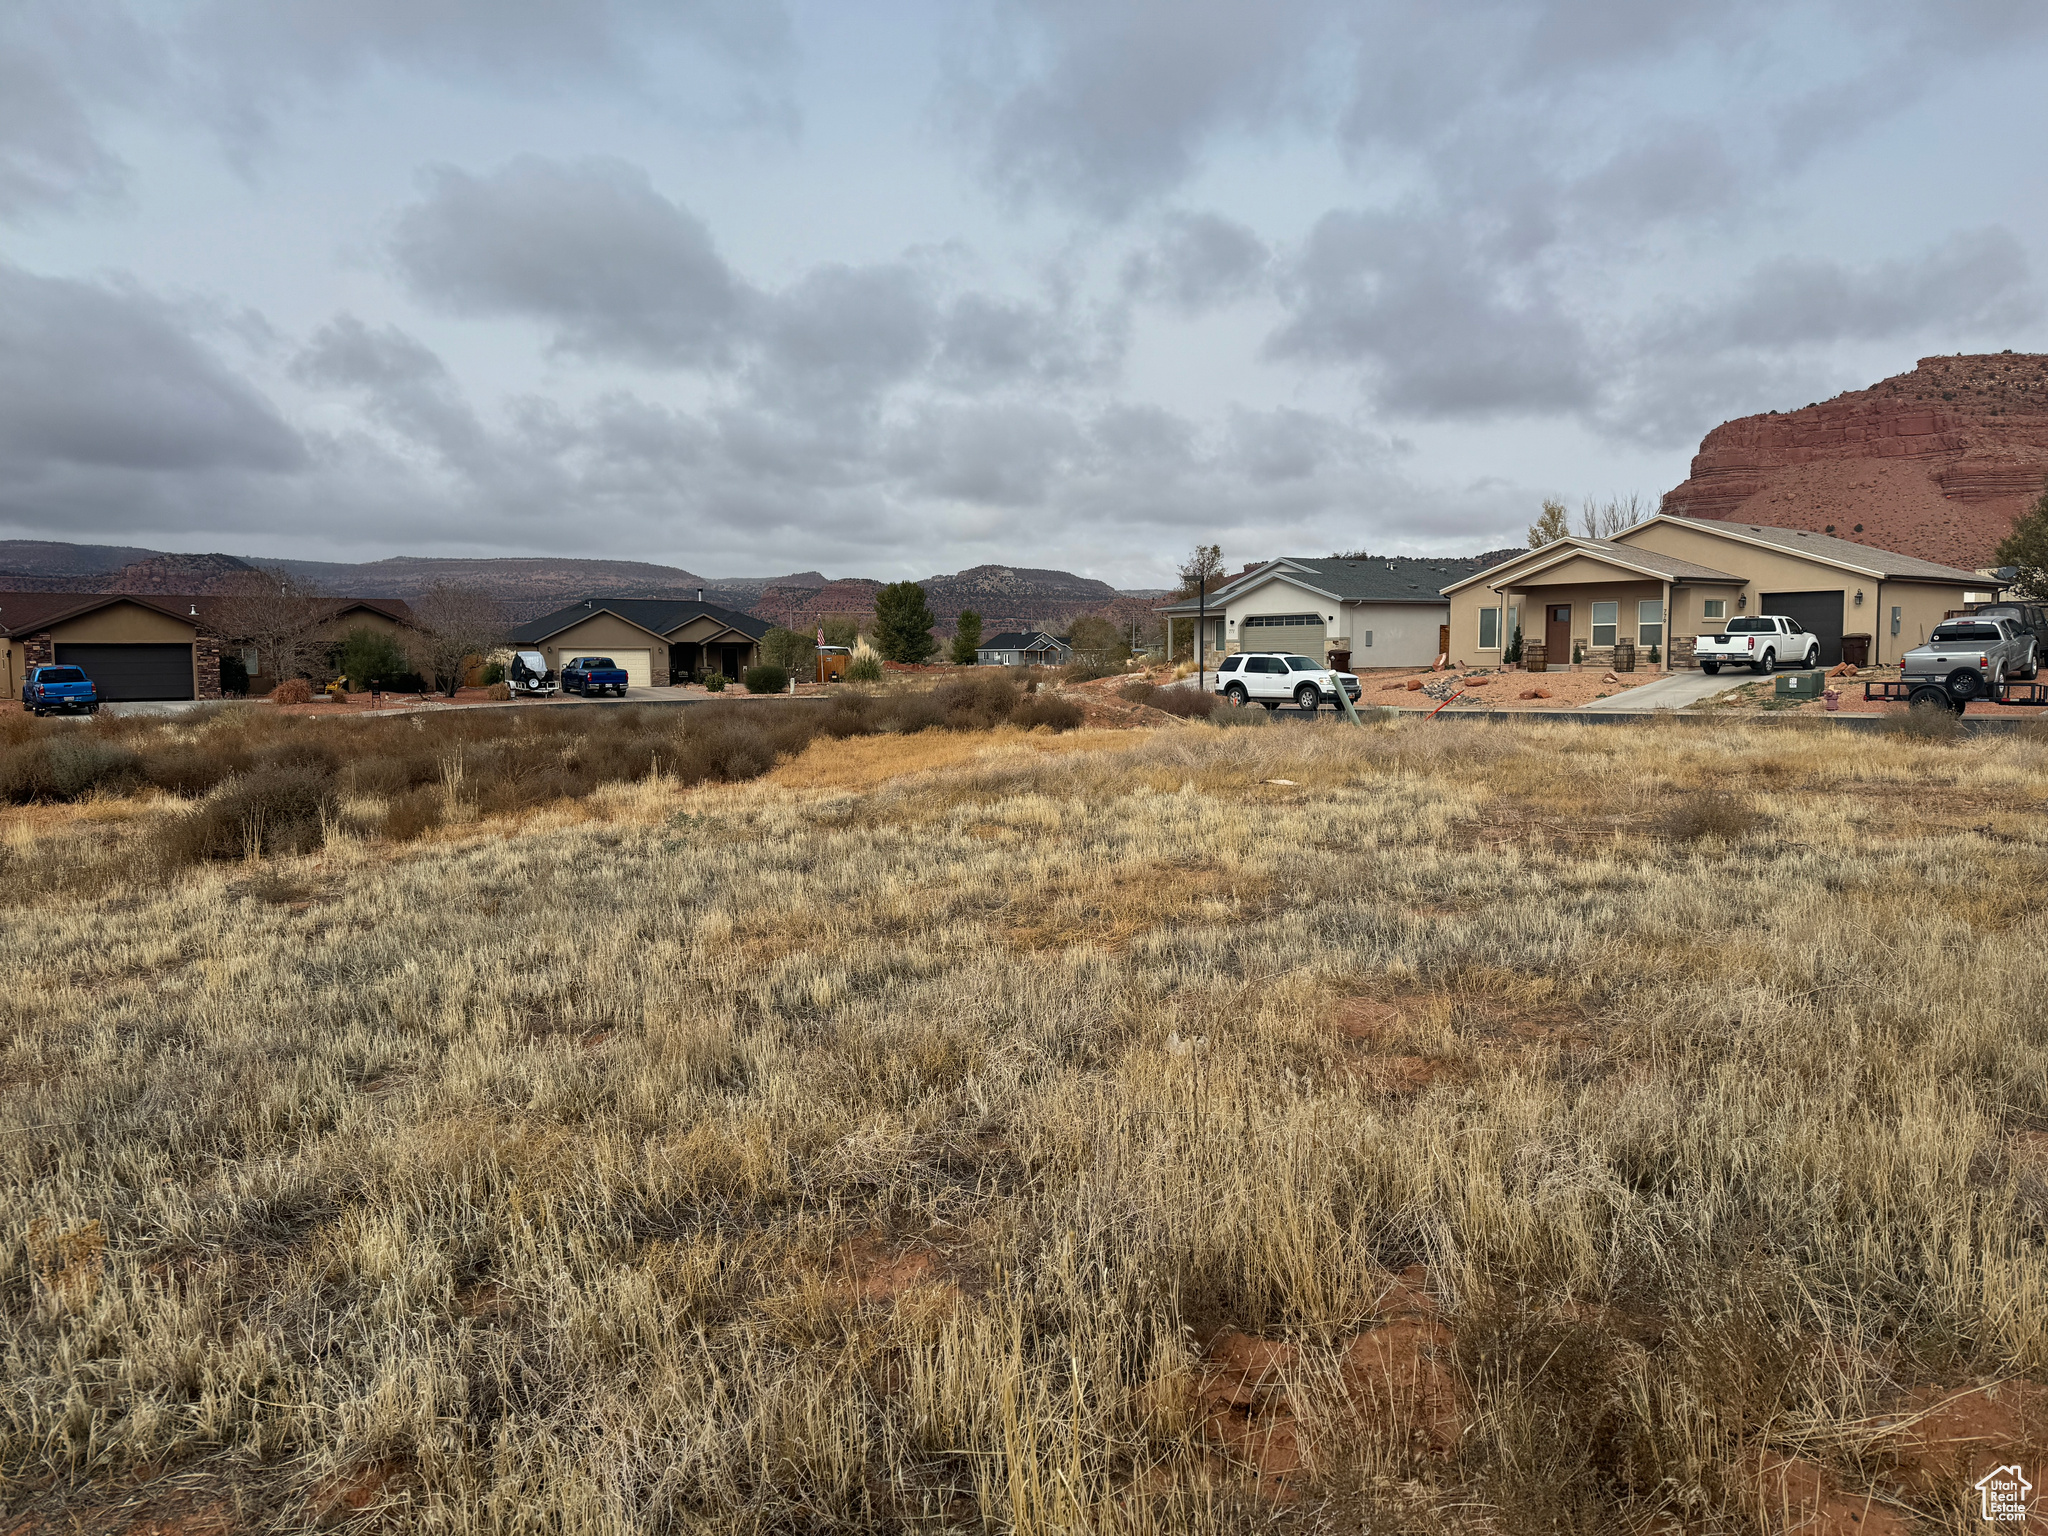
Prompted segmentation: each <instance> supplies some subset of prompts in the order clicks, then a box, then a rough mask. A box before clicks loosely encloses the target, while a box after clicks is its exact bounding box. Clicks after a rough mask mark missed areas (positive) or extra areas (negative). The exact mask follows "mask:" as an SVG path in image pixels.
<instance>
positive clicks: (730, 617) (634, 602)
mask: <svg viewBox="0 0 2048 1536" xmlns="http://www.w3.org/2000/svg"><path fill="white" fill-rule="evenodd" d="M600 613H608V614H610V615H611V616H612V617H613V618H616V619H623V620H625V622H626V623H628V624H631V625H632V626H633V627H634V628H636V629H644V630H646V631H647V632H648V633H649V634H650V635H653V636H654V637H655V638H656V639H658V640H665V639H666V638H667V637H668V636H670V635H672V634H674V633H675V632H676V631H677V630H679V629H681V628H682V627H683V626H684V625H685V624H687V623H689V622H690V621H691V620H692V619H698V618H707V617H708V618H712V619H716V620H717V621H718V622H719V623H721V624H723V625H725V627H726V628H728V629H732V630H737V631H738V632H739V633H741V634H743V635H745V636H746V637H747V638H748V639H750V640H758V639H760V638H761V637H762V636H763V635H765V634H767V633H768V631H769V630H771V629H773V628H774V627H775V626H774V625H773V624H770V623H769V622H768V621H767V620H766V619H757V618H755V617H754V616H753V615H752V614H750V613H740V612H738V611H737V610H736V609H732V608H724V607H721V606H720V605H719V604H717V603H700V602H697V601H695V600H693V599H691V600H686V599H679V598H667V597H593V598H589V599H586V600H585V601H583V602H580V603H573V604H571V605H570V606H569V607H567V608H557V609H556V610H555V611H554V612H553V613H550V614H544V615H543V616H542V617H540V618H538V619H529V620H527V621H526V622H525V623H524V624H521V625H519V626H518V627H517V628H516V629H514V630H513V631H512V634H511V640H512V643H513V644H514V645H540V644H542V643H543V642H545V641H547V640H549V639H551V638H553V637H554V636H556V635H559V634H560V633H561V632H562V631H563V630H565V629H568V628H570V627H572V626H574V625H577V624H581V623H582V622H583V621H584V620H585V619H589V618H594V617H595V616H596V615H598V614H600Z"/></svg>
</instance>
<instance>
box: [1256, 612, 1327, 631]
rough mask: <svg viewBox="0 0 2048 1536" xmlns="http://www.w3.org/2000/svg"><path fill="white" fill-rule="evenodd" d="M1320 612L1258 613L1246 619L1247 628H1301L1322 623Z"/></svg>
mask: <svg viewBox="0 0 2048 1536" xmlns="http://www.w3.org/2000/svg"><path fill="white" fill-rule="evenodd" d="M1322 622H1323V616H1322V615H1321V614H1320V613H1258V614H1253V615H1252V617H1250V618H1248V619H1246V620H1245V621H1244V627H1245V628H1246V629H1301V628H1303V627H1304V626H1307V625H1315V624H1321V623H1322Z"/></svg>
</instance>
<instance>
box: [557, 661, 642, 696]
mask: <svg viewBox="0 0 2048 1536" xmlns="http://www.w3.org/2000/svg"><path fill="white" fill-rule="evenodd" d="M562 692H564V693H580V694H582V695H583V696H584V697H585V698H589V697H590V696H591V695H593V694H600V693H616V694H617V695H618V696H619V697H620V698H622V699H623V698H624V697H625V696H626V673H625V669H624V668H622V667H615V666H613V665H612V659H611V657H609V656H574V657H571V658H570V659H569V660H568V661H565V662H563V663H562Z"/></svg>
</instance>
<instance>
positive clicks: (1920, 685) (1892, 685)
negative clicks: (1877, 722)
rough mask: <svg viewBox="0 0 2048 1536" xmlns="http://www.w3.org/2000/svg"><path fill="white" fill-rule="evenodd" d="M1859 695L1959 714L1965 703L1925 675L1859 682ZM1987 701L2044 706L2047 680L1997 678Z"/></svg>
mask: <svg viewBox="0 0 2048 1536" xmlns="http://www.w3.org/2000/svg"><path fill="white" fill-rule="evenodd" d="M1863 697H1864V698H1865V699H1867V700H1872V701H1879V700H1882V701H1885V702H1888V703H1893V704H1907V705H1911V704H1932V705H1934V706H1936V707H1937V708H1939V709H1952V710H1954V711H1955V712H1956V713H1957V714H1959V715H1960V714H1961V713H1962V712H1963V706H1964V704H1965V703H1966V702H1967V701H1966V700H1961V699H1957V698H1955V697H1953V696H1952V695H1951V694H1950V693H1949V691H1948V689H1946V688H1944V687H1942V686H1941V684H1939V683H1932V682H1929V681H1927V680H1926V679H1925V678H1916V679H1914V680H1913V681H1911V682H1908V681H1906V680H1905V679H1904V678H1901V679H1899V680H1897V681H1896V682H1866V683H1865V684H1864V685H1863ZM1987 701H1988V702H1989V703H1992V704H2020V705H2029V704H2032V705H2042V706H2048V683H2015V682H2007V681H2001V682H1999V683H1997V684H1995V685H1993V687H1992V688H1991V691H1990V693H1989V695H1988V700H1987Z"/></svg>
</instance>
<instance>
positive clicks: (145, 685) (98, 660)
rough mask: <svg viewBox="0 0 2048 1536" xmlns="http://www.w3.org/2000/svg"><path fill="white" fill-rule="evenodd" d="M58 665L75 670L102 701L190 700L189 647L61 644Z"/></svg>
mask: <svg viewBox="0 0 2048 1536" xmlns="http://www.w3.org/2000/svg"><path fill="white" fill-rule="evenodd" d="M57 664H58V665H59V666H64V667H78V668H80V669H81V670H82V671H83V672H84V673H85V675H86V676H87V677H89V678H91V679H92V680H93V682H94V683H95V684H97V685H98V687H99V691H100V697H101V698H103V699H189V698H191V697H192V647H191V646H189V645H60V646H58V647H57Z"/></svg>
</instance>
